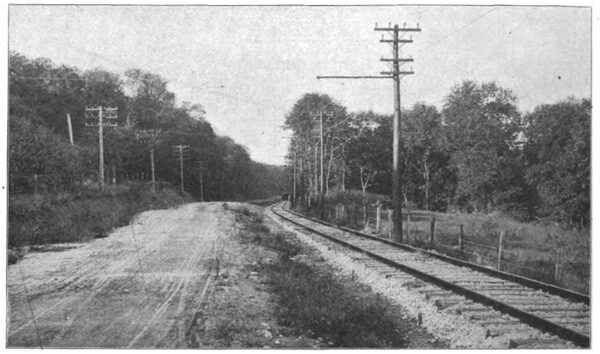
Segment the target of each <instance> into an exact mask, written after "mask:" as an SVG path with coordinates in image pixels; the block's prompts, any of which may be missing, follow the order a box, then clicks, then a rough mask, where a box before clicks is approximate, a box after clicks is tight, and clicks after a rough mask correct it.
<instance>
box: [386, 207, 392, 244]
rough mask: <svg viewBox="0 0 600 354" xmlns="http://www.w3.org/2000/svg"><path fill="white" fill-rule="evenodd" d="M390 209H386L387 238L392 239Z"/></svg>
mask: <svg viewBox="0 0 600 354" xmlns="http://www.w3.org/2000/svg"><path fill="white" fill-rule="evenodd" d="M392 212H393V210H392V209H388V210H387V214H388V238H389V239H390V240H391V239H392Z"/></svg>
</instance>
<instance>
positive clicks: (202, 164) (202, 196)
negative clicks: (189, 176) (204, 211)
mask: <svg viewBox="0 0 600 354" xmlns="http://www.w3.org/2000/svg"><path fill="white" fill-rule="evenodd" d="M203 172H204V161H200V201H201V202H203V201H204V176H203V174H204V173H203Z"/></svg>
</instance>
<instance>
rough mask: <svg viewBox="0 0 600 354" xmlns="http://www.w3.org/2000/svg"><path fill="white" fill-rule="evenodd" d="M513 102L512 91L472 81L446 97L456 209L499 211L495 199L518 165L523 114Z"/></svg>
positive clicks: (445, 126)
mask: <svg viewBox="0 0 600 354" xmlns="http://www.w3.org/2000/svg"><path fill="white" fill-rule="evenodd" d="M515 100H516V98H515V96H514V95H513V93H512V92H511V91H510V90H507V89H504V88H501V87H499V86H497V85H496V84H495V83H493V82H491V83H483V84H478V83H475V82H472V81H465V82H463V83H462V84H460V85H457V86H455V87H454V88H453V90H452V92H451V93H450V95H449V96H448V97H447V98H446V100H445V103H444V109H443V111H442V114H443V122H444V130H445V134H446V138H447V141H448V146H449V148H450V164H451V167H452V168H453V169H454V170H455V173H456V176H457V188H456V194H455V198H454V199H455V203H457V204H458V205H463V206H467V207H469V208H472V209H473V210H475V211H479V210H488V211H489V210H492V209H493V208H494V207H495V206H497V203H495V199H494V195H496V194H497V193H500V192H503V190H502V189H501V186H504V185H506V184H507V183H506V180H507V179H509V180H512V179H513V178H512V176H510V175H506V173H503V171H507V169H506V166H507V165H509V166H510V165H512V164H514V163H517V162H518V159H517V157H518V155H517V154H516V153H515V150H516V147H515V138H516V136H517V134H518V132H519V128H520V114H519V112H518V111H517V108H516V106H515ZM509 170H510V171H517V169H513V168H510V169H509ZM517 187H521V186H517ZM496 202H497V201H496Z"/></svg>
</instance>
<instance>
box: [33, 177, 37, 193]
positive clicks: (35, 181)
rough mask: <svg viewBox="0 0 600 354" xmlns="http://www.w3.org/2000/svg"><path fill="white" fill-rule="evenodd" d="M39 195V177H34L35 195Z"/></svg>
mask: <svg viewBox="0 0 600 354" xmlns="http://www.w3.org/2000/svg"><path fill="white" fill-rule="evenodd" d="M37 194H38V175H37V174H34V175H33V195H37Z"/></svg>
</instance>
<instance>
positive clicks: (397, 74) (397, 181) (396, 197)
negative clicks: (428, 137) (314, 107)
mask: <svg viewBox="0 0 600 354" xmlns="http://www.w3.org/2000/svg"><path fill="white" fill-rule="evenodd" d="M375 31H383V32H388V33H390V34H391V35H392V39H384V38H382V39H381V40H380V42H381V43H390V44H392V51H393V58H392V59H385V58H381V61H382V62H391V63H392V64H393V65H392V68H393V71H391V72H389V71H383V72H381V75H380V76H368V75H362V76H317V79H393V82H394V122H393V129H394V138H393V161H392V166H393V167H392V170H393V171H392V205H393V210H394V213H393V228H392V229H393V232H392V233H393V235H394V240H395V241H396V242H402V179H401V178H400V127H401V124H400V122H401V121H400V118H401V105H400V79H401V78H402V77H403V76H405V75H412V74H414V72H413V71H412V69H411V70H410V71H401V70H400V65H401V64H402V63H405V62H412V61H413V59H412V58H400V56H399V50H400V46H402V45H404V44H405V43H412V41H413V40H412V37H411V38H410V39H405V38H402V37H401V36H400V33H404V32H420V31H421V29H420V28H419V25H418V24H417V27H413V28H408V27H406V24H404V25H403V26H402V27H400V26H398V25H394V26H393V27H392V25H391V23H390V24H389V25H388V26H387V27H378V26H377V24H375Z"/></svg>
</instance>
